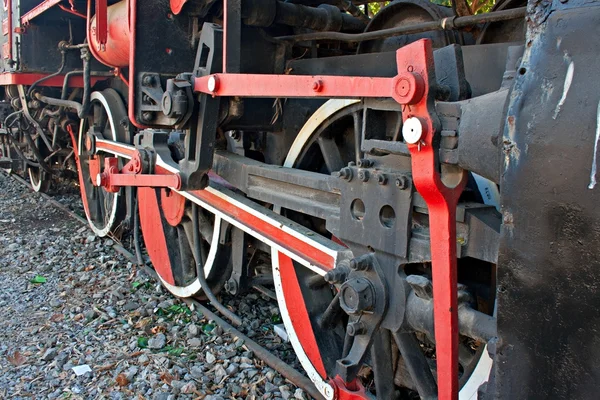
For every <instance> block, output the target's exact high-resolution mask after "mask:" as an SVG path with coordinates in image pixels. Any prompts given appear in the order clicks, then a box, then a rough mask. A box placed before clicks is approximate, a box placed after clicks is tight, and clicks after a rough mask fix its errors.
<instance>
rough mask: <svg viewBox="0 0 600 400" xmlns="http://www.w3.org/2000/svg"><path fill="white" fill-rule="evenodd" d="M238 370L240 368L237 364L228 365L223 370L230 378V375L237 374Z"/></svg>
mask: <svg viewBox="0 0 600 400" xmlns="http://www.w3.org/2000/svg"><path fill="white" fill-rule="evenodd" d="M239 370H240V367H239V366H238V365H237V364H235V363H232V364H230V365H229V367H227V368H226V369H225V372H227V375H229V376H232V375H235V374H237V373H238V371H239Z"/></svg>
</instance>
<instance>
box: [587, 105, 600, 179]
mask: <svg viewBox="0 0 600 400" xmlns="http://www.w3.org/2000/svg"><path fill="white" fill-rule="evenodd" d="M599 140H600V102H598V108H597V109H596V141H595V142H594V158H593V159H592V172H590V184H589V185H588V189H593V188H594V187H595V186H596V162H597V158H598V141H599Z"/></svg>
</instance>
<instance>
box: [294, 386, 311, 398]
mask: <svg viewBox="0 0 600 400" xmlns="http://www.w3.org/2000/svg"><path fill="white" fill-rule="evenodd" d="M294 398H295V399H298V400H308V398H307V397H306V394H304V390H302V389H300V388H298V389H296V391H295V392H294Z"/></svg>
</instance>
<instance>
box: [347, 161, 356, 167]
mask: <svg viewBox="0 0 600 400" xmlns="http://www.w3.org/2000/svg"><path fill="white" fill-rule="evenodd" d="M348 166H349V167H356V163H355V162H354V161H350V162H349V163H348Z"/></svg>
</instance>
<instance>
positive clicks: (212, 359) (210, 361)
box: [205, 352, 217, 364]
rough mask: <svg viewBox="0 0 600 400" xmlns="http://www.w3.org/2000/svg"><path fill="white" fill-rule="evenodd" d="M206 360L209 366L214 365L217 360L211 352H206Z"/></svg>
mask: <svg viewBox="0 0 600 400" xmlns="http://www.w3.org/2000/svg"><path fill="white" fill-rule="evenodd" d="M205 360H206V363H207V364H214V362H215V361H216V360H217V358H216V357H215V356H214V355H213V354H212V353H211V352H206V357H205Z"/></svg>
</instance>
